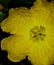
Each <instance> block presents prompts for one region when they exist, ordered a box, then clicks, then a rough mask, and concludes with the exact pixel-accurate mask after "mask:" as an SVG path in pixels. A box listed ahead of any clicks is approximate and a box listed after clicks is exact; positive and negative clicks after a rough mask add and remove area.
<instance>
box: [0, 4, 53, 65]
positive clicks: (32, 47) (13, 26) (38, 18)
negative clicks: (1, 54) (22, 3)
mask: <svg viewBox="0 0 54 65" xmlns="http://www.w3.org/2000/svg"><path fill="white" fill-rule="evenodd" d="M35 5H36V4H34V6H33V7H32V8H31V9H27V8H22V7H21V8H12V9H11V10H10V11H9V16H8V18H6V19H5V20H3V22H2V23H1V29H2V30H3V31H5V32H9V33H10V34H13V35H11V36H9V37H7V38H5V39H3V40H2V41H1V48H2V50H6V51H7V52H8V58H9V60H11V61H13V62H19V61H20V60H22V59H24V58H25V57H26V56H28V59H29V60H30V61H31V63H32V64H33V65H49V64H51V63H54V19H53V13H51V10H49V9H47V8H46V7H42V6H44V5H42V4H37V5H36V6H37V8H35ZM39 5H42V6H39Z"/></svg>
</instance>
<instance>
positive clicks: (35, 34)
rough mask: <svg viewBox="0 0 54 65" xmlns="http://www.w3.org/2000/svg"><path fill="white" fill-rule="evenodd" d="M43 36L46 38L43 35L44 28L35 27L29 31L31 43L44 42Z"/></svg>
mask: <svg viewBox="0 0 54 65" xmlns="http://www.w3.org/2000/svg"><path fill="white" fill-rule="evenodd" d="M45 36H46V35H45V27H42V26H40V27H38V26H35V27H34V28H32V29H31V31H30V38H31V39H32V40H33V41H39V40H44V38H45Z"/></svg>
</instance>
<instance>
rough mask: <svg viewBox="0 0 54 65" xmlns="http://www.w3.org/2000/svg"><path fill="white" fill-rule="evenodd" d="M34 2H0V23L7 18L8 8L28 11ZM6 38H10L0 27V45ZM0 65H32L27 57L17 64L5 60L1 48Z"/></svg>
mask: <svg viewBox="0 0 54 65" xmlns="http://www.w3.org/2000/svg"><path fill="white" fill-rule="evenodd" d="M46 1H47V2H51V0H46ZM34 2H35V0H0V4H1V5H2V6H3V8H2V9H0V23H1V22H2V20H4V19H5V18H6V17H8V11H9V9H10V8H15V7H27V8H29V9H30V7H32V5H33V3H34ZM8 36H10V34H9V33H6V32H3V31H2V30H1V27H0V45H1V40H2V39H3V38H5V37H8ZM0 65H32V64H31V62H30V61H29V60H28V59H27V57H26V58H25V59H23V60H22V61H20V62H17V63H13V62H11V61H10V60H8V58H7V52H6V51H2V50H1V47H0ZM51 65H52V64H51Z"/></svg>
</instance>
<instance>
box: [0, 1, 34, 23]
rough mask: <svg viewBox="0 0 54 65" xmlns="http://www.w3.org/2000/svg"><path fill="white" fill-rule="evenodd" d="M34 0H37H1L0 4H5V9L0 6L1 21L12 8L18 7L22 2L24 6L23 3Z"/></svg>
mask: <svg viewBox="0 0 54 65" xmlns="http://www.w3.org/2000/svg"><path fill="white" fill-rule="evenodd" d="M34 1H35V0H0V4H1V5H2V6H3V9H1V7H0V22H1V21H2V20H3V18H5V17H6V14H7V13H8V11H9V9H10V8H12V7H18V5H20V3H21V6H22V3H25V4H31V3H33V2H34ZM23 5H24V4H23Z"/></svg>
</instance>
